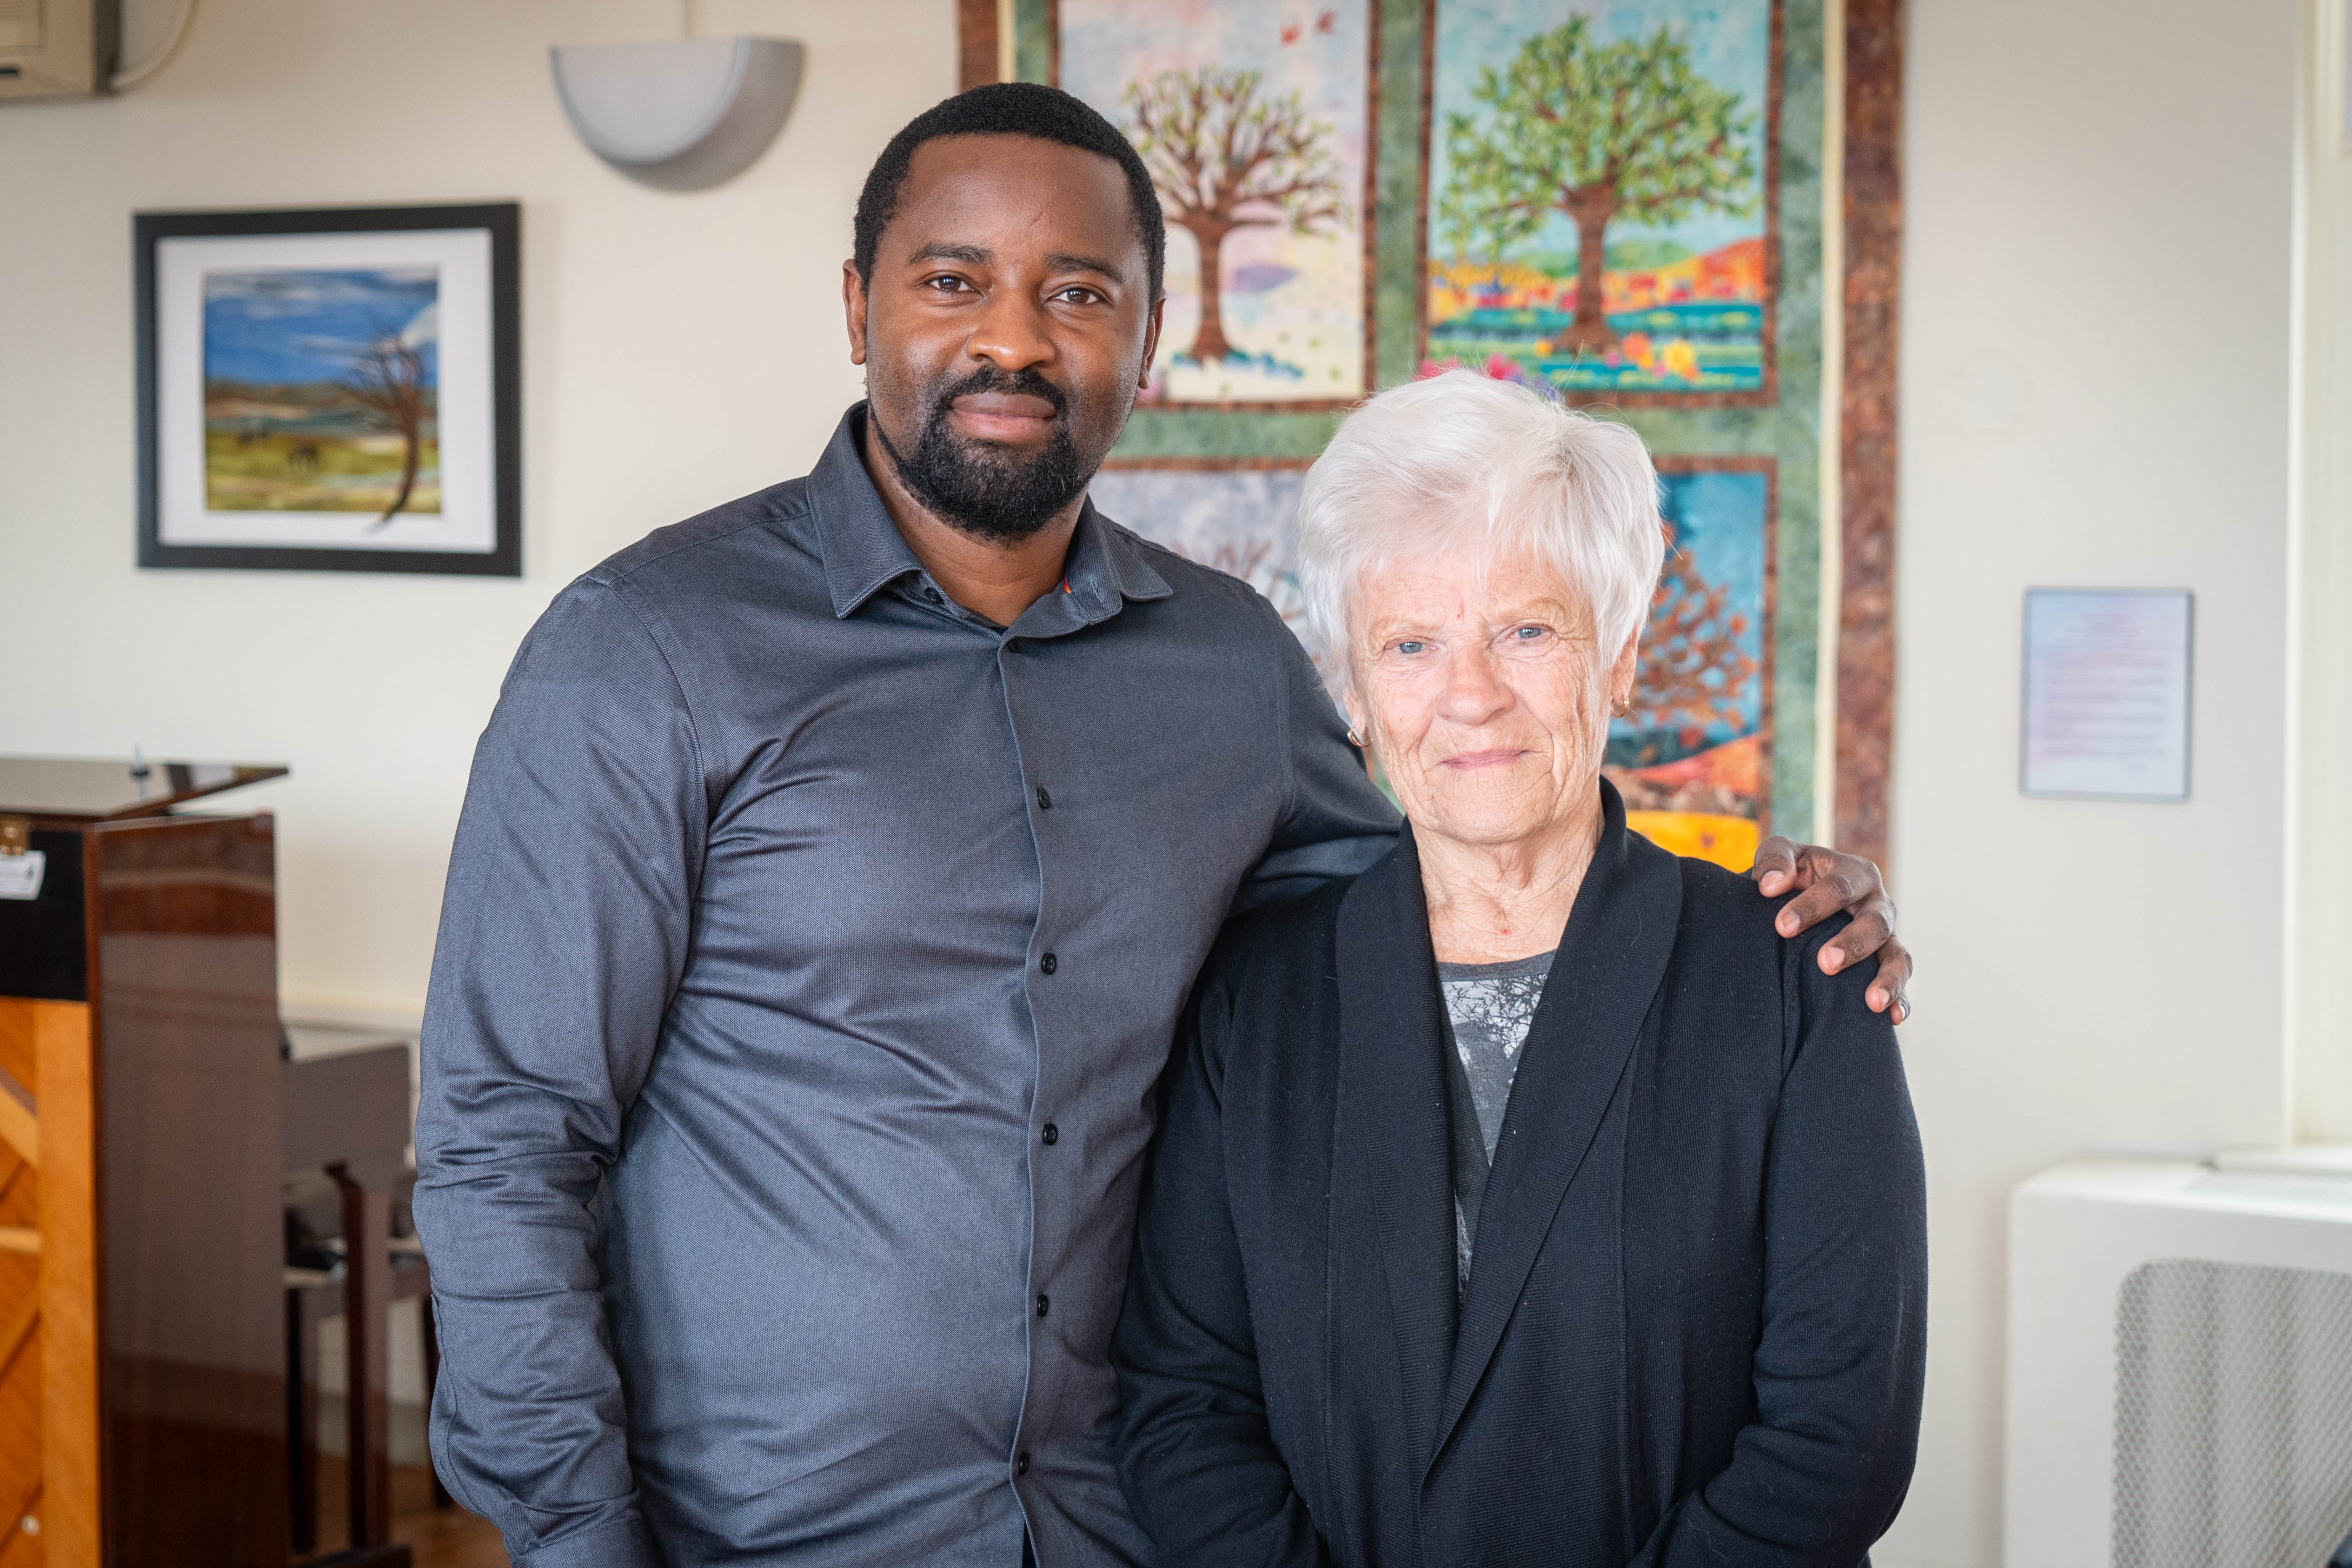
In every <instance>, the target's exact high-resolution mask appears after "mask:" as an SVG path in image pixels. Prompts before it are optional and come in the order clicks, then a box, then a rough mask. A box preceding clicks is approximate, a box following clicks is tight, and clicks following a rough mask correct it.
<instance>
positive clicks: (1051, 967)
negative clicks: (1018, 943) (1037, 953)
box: [1037, 952, 1062, 974]
mask: <svg viewBox="0 0 2352 1568" xmlns="http://www.w3.org/2000/svg"><path fill="white" fill-rule="evenodd" d="M1037 967H1038V968H1040V969H1042V970H1044V971H1045V973H1048V974H1051V973H1054V971H1055V970H1056V969H1059V968H1061V967H1062V962H1061V960H1059V959H1057V958H1055V956H1054V955H1053V954H1052V953H1050V952H1049V953H1047V954H1046V955H1045V957H1043V958H1041V959H1039V960H1038V961H1037Z"/></svg>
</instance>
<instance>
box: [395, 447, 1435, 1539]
mask: <svg viewBox="0 0 2352 1568" xmlns="http://www.w3.org/2000/svg"><path fill="white" fill-rule="evenodd" d="M863 417H864V416H863V412H862V409H856V408H854V409H852V410H851V411H850V413H849V415H848V416H847V417H845V419H844V420H843V422H842V425H841V427H840V429H839V430H838V431H837V432H836V433H835V437H834V439H833V443H832V445H831V446H830V447H827V448H826V450H825V454H824V458H823V459H822V461H820V462H819V463H818V465H817V468H816V471H815V472H814V473H813V474H811V475H810V476H809V477H808V478H807V479H799V480H794V481H793V482H791V483H789V484H783V485H779V486H777V487H775V488H774V489H769V490H764V491H761V493H759V494H757V495H753V496H750V497H747V498H745V499H744V500H740V501H736V502H734V503H733V504H731V505H729V506H725V507H722V508H720V509H719V510H716V511H713V512H709V513H708V514H706V515H704V516H702V517H699V518H697V519H695V520H693V521H688V522H685V523H681V524H679V525H677V527H674V528H666V529H663V530H661V531H658V532H656V533H654V534H652V535H650V536H649V537H647V538H646V540H644V541H643V542H640V543H638V544H637V545H635V546H634V547H632V548H631V549H628V550H625V551H623V552H621V553H620V554H618V555H616V556H614V557H613V559H611V560H610V561H608V562H606V563H604V564H603V565H601V566H599V567H597V568H596V569H595V570H594V571H593V572H590V573H589V574H586V575H585V576H583V577H582V578H581V579H580V580H579V581H577V582H576V583H574V584H572V585H571V586H570V587H568V588H566V589H565V590H564V591H563V593H562V595H560V596H558V597H557V599H556V600H555V602H554V604H553V605H551V606H550V607H549V609H548V611H547V614H546V615H545V616H543V617H541V620H540V622H539V624H538V626H535V627H534V628H533V629H532V631H531V633H530V637H528V638H527V639H526V640H525V642H524V643H523V646H522V648H521V651H520V653H518V654H517V655H516V657H515V662H514V667H513V668H512V670H511V671H510V672H509V675H508V677H507V681H506V685H505V688H504V689H503V690H502V691H501V693H500V695H499V703H498V708H497V710H496V712H495V713H494V714H493V715H492V717H491V720H490V724H489V728H488V731H485V732H484V734H483V736H482V740H481V744H480V747H479V749H478V751H477V752H476V754H475V759H474V772H473V778H472V782H471V784H469V786H468V788H467V795H466V807H465V815H464V816H463V818H462V820H461V821H460V823H459V825H458V830H457V848H456V853H455V856H454V858H453V859H452V861H451V864H450V869H449V886H448V894H447V899H446V902H445V904H444V906H443V910H442V919H441V933H440V944H439V947H438V949H437V951H436V953H435V956H434V965H433V982H432V993H431V998H430V1001H429V1004H428V1005H427V1010H426V1016H425V1045H424V1049H425V1077H424V1091H423V1102H422V1106H421V1109H420V1110H419V1113H418V1119H417V1130H416V1152H417V1163H418V1167H419V1173H420V1179H419V1182H418V1186H417V1193H416V1215H417V1222H418V1226H419V1229H420V1230H421V1231H422V1233H423V1235H424V1237H425V1248H426V1254H427V1256H428V1257H429V1258H430V1259H431V1262H432V1267H433V1284H434V1296H435V1300H436V1307H437V1310H438V1311H439V1314H440V1323H441V1332H442V1347H443V1356H444V1360H443V1363H442V1370H441V1381H440V1384H439V1392H438V1394H437V1395H436V1399H435V1402H434V1409H433V1429H432V1436H433V1445H434V1453H435V1457H436V1459H437V1460H438V1462H439V1465H440V1467H441V1471H442V1474H443V1475H444V1476H445V1477H446V1479H447V1480H448V1483H449V1486H450V1489H451V1490H452V1491H453V1492H454V1493H456V1495H457V1499H458V1500H459V1501H461V1502H463V1503H464V1504H465V1505H466V1506H467V1508H470V1509H472V1510H474V1511H476V1512H477V1513H479V1514H482V1515H484V1516H486V1517H488V1519H490V1520H492V1521H495V1522H496V1523H497V1524H498V1525H499V1528H500V1529H501V1530H502V1531H504V1532H505V1535H506V1539H507V1544H508V1549H509V1551H510V1552H513V1553H515V1554H516V1556H517V1557H518V1559H520V1560H521V1561H524V1562H527V1563H530V1564H531V1565H532V1568H570V1565H573V1564H583V1565H584V1564H590V1563H593V1564H597V1565H599V1568H610V1565H625V1568H639V1565H651V1564H655V1563H667V1564H668V1565H669V1568H687V1565H688V1564H696V1563H719V1562H725V1563H826V1564H847V1563H875V1564H891V1565H893V1568H902V1565H905V1564H909V1563H973V1564H984V1565H986V1568H1013V1565H1014V1564H1016V1563H1019V1562H1020V1560H1021V1550H1022V1531H1023V1529H1024V1523H1025V1526H1026V1528H1027V1529H1028V1530H1029V1531H1031V1533H1032V1534H1033V1535H1034V1539H1035V1542H1036V1549H1037V1556H1038V1560H1039V1562H1040V1563H1041V1565H1042V1568H1077V1565H1079V1564H1092V1563H1129V1562H1131V1561H1134V1560H1136V1559H1137V1558H1138V1557H1139V1555H1140V1553H1141V1552H1142V1551H1143V1549H1144V1546H1143V1542H1142V1540H1141V1537H1140V1536H1139V1532H1138V1531H1137V1529H1136V1527H1135V1525H1134V1523H1133V1522H1132V1521H1131V1520H1130V1519H1129V1515H1128V1510H1127V1508H1126V1505H1125V1503H1124V1501H1123V1500H1121V1498H1120V1495H1119V1491H1118V1482H1117V1480H1116V1479H1115V1478H1114V1476H1113V1474H1112V1471H1111V1466H1110V1462H1109V1458H1108V1453H1107V1449H1106V1438H1107V1435H1108V1427H1109V1424H1110V1422H1111V1419H1112V1415H1113V1405H1114V1400H1115V1394H1114V1390H1113V1385H1112V1381H1111V1375H1110V1373H1109V1370H1108V1366H1107V1364H1106V1359H1105V1351H1106V1345H1107V1342H1108V1338H1109V1335H1110V1331H1111V1326H1112V1322H1113V1320H1114V1318H1115V1317H1116V1316H1117V1313H1118V1305H1119V1300H1120V1297H1121V1294H1122V1289H1123V1287H1124V1283H1125V1279H1126V1268H1127V1259H1128V1249H1129V1232H1130V1229H1131V1226H1132V1224H1133V1219H1134V1212H1135V1203H1136V1189H1137V1184H1138V1179H1139V1173H1140V1170H1141V1163H1142V1160H1143V1152H1144V1146H1145V1144H1146V1142H1148V1141H1149V1139H1150V1135H1151V1131H1152V1090H1153V1084H1154V1081H1155V1079H1157V1077H1158V1075H1159V1072H1160V1068H1161V1066H1162V1065H1163V1063H1164V1062H1165V1060H1166V1058H1167V1053H1168V1048H1169V1043H1170V1039H1171V1035H1172V1032H1173V1027H1174V1021H1175V1017H1176V1014H1177V1010H1178V1008H1179V1006H1180V1005H1181V1002H1182V1000H1183V997H1184V994H1185V992H1186V989H1187V988H1188V987H1189V986H1190V984H1192V976H1193V972H1194V970H1195V969H1196V968H1197V967H1198V966H1199V964H1200V963H1201V961H1202V957H1203V956H1204V955H1205V954H1206V952H1207V951H1208V948H1209V944H1210V942H1211V941H1212V939H1213V937H1214V935H1215V933H1216V930H1217V927H1218V924H1219V922H1220V921H1222V920H1223V918H1224V916H1225V915H1226V913H1227V911H1228V910H1230V909H1232V908H1234V906H1235V905H1236V903H1237V902H1241V903H1246V902H1249V901H1252V900H1254V899H1256V898H1263V897H1266V896H1271V895H1272V894H1273V893H1275V892H1277V891H1279V890H1282V889H1284V888H1285V887H1286V886H1289V887H1297V886H1303V885H1307V884H1310V883H1311V882H1312V881H1314V880H1316V879H1321V878H1325V877H1329V876H1337V875H1346V874H1349V873H1352V872H1354V871H1356V870H1358V869H1360V868H1362V867H1363V866H1364V865H1365V864H1367V863H1369V861H1370V859H1372V858H1374V857H1376V856H1377V855H1378V854H1379V853H1380V852H1381V850H1382V849H1384V848H1385V847H1387V845H1388V844H1389V842H1390V837H1389V836H1390V835H1391V833H1392V832H1393V829H1394V824H1395V817H1394V814H1393V813H1392V812H1391V810H1390V808H1389V807H1388V805H1386V803H1385V802H1384V801H1382V800H1381V797H1380V795H1378V794H1377V793H1376V792H1375V791H1374V790H1373V789H1372V788H1371V787H1370V784H1368V783H1367V782H1366V780H1365V777H1364V773H1363V769H1362V767H1361V766H1360V764H1359V763H1358V762H1357V760H1356V757H1355V754H1354V753H1353V752H1350V751H1349V748H1348V746H1347V745H1346V743H1345V742H1344V741H1343V739H1342V737H1341V727H1340V724H1339V720H1338V718H1337V716H1336V714H1335V713H1334V711H1333V709H1332V706H1331V703H1330V700H1329V699H1328V697H1327V696H1326V695H1325V694H1324V692H1323V690H1322V689H1321V688H1320V686H1319V685H1318V682H1317V679H1316V677H1315V674H1314V671H1313V669H1312V667H1311V666H1309V664H1308V663H1307V658H1306V656H1305V655H1304V653H1303V652H1302V651H1301V650H1300V648H1299V647H1298V645H1297V642H1296V641H1295V640H1294V639H1293V638H1292V637H1291V636H1290V634H1289V632H1288V631H1287V630H1286V629H1285V628H1284V626H1283V625H1282V623H1281V621H1280V619H1279V618H1278V617H1277V616H1276V614H1275V613H1274V611H1273V609H1272V607H1271V606H1269V605H1267V604H1266V603H1265V601H1264V600H1263V599H1261V598H1259V597H1258V596H1257V595H1255V594H1254V593H1252V592H1251V591H1250V590H1249V589H1248V588H1246V587H1244V585H1243V584H1240V583H1238V582H1236V581H1234V579H1232V578H1230V577H1226V576H1223V575H1222V574H1218V573H1215V572H1213V571H1210V570H1208V569H1206V568H1204V567H1201V566H1197V565H1194V564H1192V563H1190V562H1187V561H1185V560H1183V559H1181V557H1178V556H1176V555H1173V554H1171V553H1170V552H1167V551H1164V550H1161V549H1160V548H1158V547H1156V546H1153V545H1150V544H1148V543H1145V542H1142V541H1140V540H1139V539H1137V538H1136V536H1135V535H1133V534H1131V533H1129V532H1128V531H1126V530H1124V529H1122V528H1119V527H1118V526H1117V525H1116V524H1114V523H1112V522H1110V521H1107V520H1106V519H1104V518H1103V517H1101V516H1100V515H1099V514H1097V512H1095V511H1094V510H1093V509H1092V508H1091V506H1089V507H1088V508H1087V510H1086V511H1085V513H1084V514H1083V515H1082V516H1081V518H1080V519H1079V522H1078V528H1077V534H1076V541H1075V542H1074V543H1073V545H1072V547H1071V552H1070V557H1069V564H1068V576H1067V579H1066V582H1065V583H1064V584H1063V585H1062V588H1061V590H1060V591H1058V592H1056V593H1054V594H1051V595H1047V596H1046V597H1045V598H1043V599H1040V600H1039V601H1038V602H1037V603H1035V604H1034V605H1031V606H1030V607H1029V608H1028V610H1026V611H1025V612H1024V614H1023V615H1022V616H1021V617H1020V618H1019V619H1018V620H1017V621H1016V622H1015V623H1014V624H1013V626H1011V627H1009V628H1007V627H1000V626H993V625H992V624H990V623H988V622H987V621H985V620H983V619H982V618H981V617H979V616H974V615H971V613H969V612H967V611H964V610H962V609H961V608H959V607H958V606H957V605H955V604H954V603H952V602H951V601H950V600H948V599H946V597H945V596H944V595H942V594H941V593H940V591H939V589H938V588H937V586H936V585H935V584H933V583H932V582H931V580H930V579H929V576H928V574H925V572H924V571H923V569H922V567H921V565H920V563H919V562H918V561H917V560H916V558H915V555H914V553H913V552H912V551H910V550H909V549H908V546H907V544H906V542H905V540H904V539H903V538H902V537H901V536H900V535H899V533H898V530H897V528H896V527H895V526H894V525H893V524H892V522H891V521H890V518H889V514H888V513H887V511H886V510H884V509H883V506H882V502H881V499H880V497H879V496H878V495H877V493H876V491H875V489H874V487H873V483H872V481H871V480H870V479H868V478H867V476H866V470H865V467H864V465H863V463H862V461H861V460H860V458H859V456H858V435H859V432H860V429H861V426H862V424H863Z"/></svg>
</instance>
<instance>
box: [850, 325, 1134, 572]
mask: <svg viewBox="0 0 2352 1568" xmlns="http://www.w3.org/2000/svg"><path fill="white" fill-rule="evenodd" d="M982 392H997V393H1007V394H1019V395H1023V396H1026V397H1038V398H1043V399H1045V401H1046V402H1048V403H1050V404H1052V405H1054V435H1053V438H1052V439H1051V440H1049V441H1048V442H1046V443H1045V450H1044V451H1042V452H1039V453H1038V454H1037V455H1036V456H1035V457H1034V458H1023V457H1020V456H1017V455H1015V454H1014V453H1013V451H1011V450H1010V449H1009V448H1006V447H1000V446H998V445H996V444H995V443H993V442H988V441H967V440H965V439H964V438H963V437H960V436H958V435H957V434H956V433H955V432H954V431H953V430H951V429H950V428H949V427H948V413H949V410H950V407H951V406H952V405H953V404H954V403H955V400H956V399H957V398H959V397H968V396H970V395H972V394H974V393H982ZM1069 413H1070V410H1069V399H1068V398H1067V397H1066V395H1064V394H1063V392H1062V389H1061V388H1060V387H1058V386H1055V384H1053V383H1051V382H1049V381H1047V380H1046V379H1045V377H1044V376H1042V375H1039V374H1037V373H1036V372H1035V371H1034V370H1022V371H1015V372H1013V374H1009V375H1008V374H1005V373H1004V372H1003V371H1001V370H999V369H997V368H996V367H995V366H994V365H992V364H982V366H980V368H978V369H977V370H975V371H973V372H972V373H971V374H970V375H968V376H965V377H964V378H963V379H962V380H961V381H958V382H953V383H950V384H949V385H947V386H944V387H942V388H940V391H939V393H938V394H937V395H935V396H934V397H932V399H931V400H930V408H929V413H928V414H927V415H926V416H925V418H924V420H923V428H922V434H921V435H920V436H919V437H917V438H916V441H915V449H914V450H913V451H911V452H901V451H899V450H898V447H897V446H896V445H895V444H894V443H893V442H892V441H891V439H890V437H889V435H888V433H887V431H885V430H884V429H883V428H882V424H881V421H879V420H877V419H874V416H873V413H872V411H871V410H870V409H869V410H868V411H867V414H866V418H867V419H868V420H870V421H872V422H873V425H874V433H875V435H876V436H877V437H880V439H881V442H882V449H883V450H884V451H885V452H887V453H888V454H889V455H890V466H891V467H892V468H896V469H898V479H899V480H900V482H901V483H903V484H904V485H905V486H906V487H907V488H908V489H910V490H912V491H914V492H915V497H916V499H917V500H920V501H921V502H922V503H923V504H924V505H925V506H926V507H928V508H929V509H930V510H931V511H932V512H933V513H934V514H935V515H936V516H938V517H939V518H940V521H944V522H947V523H949V524H951V525H952V526H954V527H956V528H958V529H961V531H964V532H966V533H969V534H972V535H975V536H977V537H979V538H982V539H986V540H991V541H993V542H997V543H1000V544H1015V543H1018V542H1021V541H1022V540H1024V539H1027V538H1028V537H1029V536H1030V535H1032V534H1034V533H1035V532H1036V531H1038V530H1039V529H1041V528H1043V527H1045V524H1046V523H1048V522H1050V521H1053V519H1054V516H1055V514H1056V513H1057V512H1059V511H1060V510H1062V509H1063V508H1064V507H1066V506H1067V505H1069V504H1070V502H1072V501H1073V500H1076V499H1077V497H1078V494H1079V492H1080V491H1082V490H1084V489H1086V488H1087V480H1088V479H1092V478H1093V477H1094V471H1093V469H1092V468H1089V467H1088V466H1087V464H1086V463H1085V462H1084V461H1083V460H1082V459H1081V458H1079V457H1078V451H1077V447H1076V446H1075V445H1074V444H1073V443H1072V442H1071V440H1070V418H1069Z"/></svg>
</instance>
